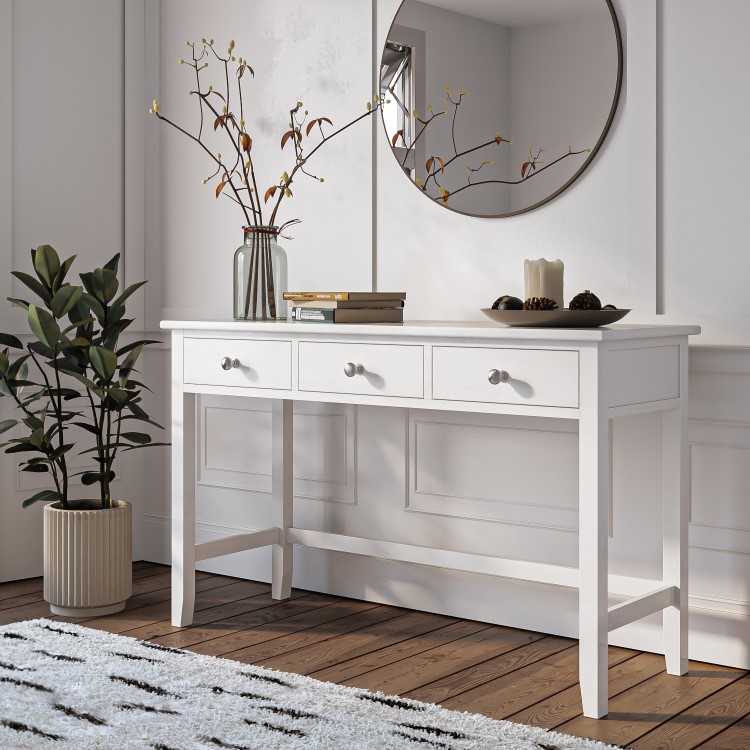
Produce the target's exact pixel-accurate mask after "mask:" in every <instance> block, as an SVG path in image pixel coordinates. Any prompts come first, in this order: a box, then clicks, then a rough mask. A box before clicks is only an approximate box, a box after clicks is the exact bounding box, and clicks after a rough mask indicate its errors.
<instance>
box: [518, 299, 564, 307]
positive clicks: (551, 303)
mask: <svg viewBox="0 0 750 750" xmlns="http://www.w3.org/2000/svg"><path fill="white" fill-rule="evenodd" d="M523 309H524V310H557V302H555V300H553V299H550V298H549V297H529V298H528V299H527V300H526V302H524V303H523Z"/></svg>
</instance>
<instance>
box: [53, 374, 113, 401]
mask: <svg viewBox="0 0 750 750" xmlns="http://www.w3.org/2000/svg"><path fill="white" fill-rule="evenodd" d="M60 372H64V373H65V374H66V375H70V377H71V378H75V379H76V380H77V381H78V382H79V383H83V384H84V385H85V386H86V388H88V389H89V390H90V391H91V392H92V393H93V394H95V395H96V396H98V397H99V398H101V397H102V395H103V394H102V389H101V388H99V386H98V385H97V384H96V383H95V382H94V381H93V380H89V379H88V378H87V377H86V376H85V375H81V373H80V372H76V371H75V370H71V369H70V368H68V367H65V368H63V367H61V368H60Z"/></svg>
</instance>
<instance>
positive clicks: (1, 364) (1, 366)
mask: <svg viewBox="0 0 750 750" xmlns="http://www.w3.org/2000/svg"><path fill="white" fill-rule="evenodd" d="M7 352H8V350H7V349H6V350H5V351H4V352H0V378H3V377H4V376H5V373H6V372H8V368H9V367H10V360H9V359H8V354H7Z"/></svg>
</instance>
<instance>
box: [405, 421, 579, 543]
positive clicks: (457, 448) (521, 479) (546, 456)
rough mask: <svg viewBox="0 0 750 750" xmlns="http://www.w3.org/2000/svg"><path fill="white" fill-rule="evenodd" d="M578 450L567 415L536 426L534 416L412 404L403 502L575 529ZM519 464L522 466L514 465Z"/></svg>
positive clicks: (463, 515)
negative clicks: (429, 408) (453, 410)
mask: <svg viewBox="0 0 750 750" xmlns="http://www.w3.org/2000/svg"><path fill="white" fill-rule="evenodd" d="M540 421H541V420H540ZM577 456H578V434H577V429H576V426H575V424H574V423H569V422H568V421H567V420H566V421H564V422H561V421H559V420H546V424H545V425H544V426H539V427H537V426H536V420H535V421H534V422H530V421H525V422H521V421H512V420H508V419H504V418H502V417H485V416H483V415H474V414H471V415H470V414H446V413H445V412H430V411H421V410H420V411H417V410H413V411H411V412H410V414H409V477H408V481H409V491H408V494H407V499H406V507H407V509H408V510H411V511H416V512H422V513H435V514H438V515H444V516H451V517H453V518H464V519H473V520H480V521H493V522H497V523H508V524H520V525H524V526H535V527H539V528H547V529H555V530H559V531H575V530H576V529H577V528H578V497H577V493H578V463H577V461H578V458H577ZM520 466H525V467H527V468H526V470H522V471H519V470H518V467H520ZM542 466H543V468H544V470H543V471H540V470H539V468H540V467H542Z"/></svg>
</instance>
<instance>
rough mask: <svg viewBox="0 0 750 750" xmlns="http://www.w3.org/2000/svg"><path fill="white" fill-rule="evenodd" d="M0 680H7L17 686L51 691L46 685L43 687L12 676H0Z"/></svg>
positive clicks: (43, 691) (44, 691) (46, 691)
mask: <svg viewBox="0 0 750 750" xmlns="http://www.w3.org/2000/svg"><path fill="white" fill-rule="evenodd" d="M0 682H9V683H10V684H12V685H18V687H27V688H33V689H34V690H38V691H39V692H41V693H51V692H53V691H52V690H50V689H49V688H48V687H44V685H38V684H37V683H36V682H27V681H26V680H16V679H15V678H14V677H0Z"/></svg>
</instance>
